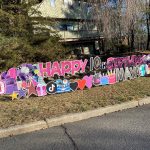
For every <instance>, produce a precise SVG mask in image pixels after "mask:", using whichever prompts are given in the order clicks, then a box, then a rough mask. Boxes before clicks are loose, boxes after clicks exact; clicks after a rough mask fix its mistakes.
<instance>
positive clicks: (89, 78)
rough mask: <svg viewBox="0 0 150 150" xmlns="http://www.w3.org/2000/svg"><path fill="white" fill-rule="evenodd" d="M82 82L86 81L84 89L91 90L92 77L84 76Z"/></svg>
mask: <svg viewBox="0 0 150 150" xmlns="http://www.w3.org/2000/svg"><path fill="white" fill-rule="evenodd" d="M83 79H84V80H86V84H85V85H86V87H87V88H88V89H91V88H92V83H93V75H90V76H84V78H83Z"/></svg>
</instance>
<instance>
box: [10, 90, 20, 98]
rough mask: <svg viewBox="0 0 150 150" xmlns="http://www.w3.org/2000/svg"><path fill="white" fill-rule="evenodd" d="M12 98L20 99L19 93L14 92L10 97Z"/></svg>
mask: <svg viewBox="0 0 150 150" xmlns="http://www.w3.org/2000/svg"><path fill="white" fill-rule="evenodd" d="M10 96H11V98H12V100H14V99H18V93H16V92H13V93H12V95H10Z"/></svg>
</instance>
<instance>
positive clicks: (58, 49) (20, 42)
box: [0, 35, 66, 71]
mask: <svg viewBox="0 0 150 150" xmlns="http://www.w3.org/2000/svg"><path fill="white" fill-rule="evenodd" d="M0 51H1V53H0V70H1V71H4V70H7V69H8V68H10V67H15V66H18V65H20V64H22V63H36V62H47V61H55V60H61V59H64V58H65V54H66V49H65V48H64V47H63V46H62V45H61V44H60V43H58V39H57V38H49V39H48V40H45V41H43V42H39V43H36V44H33V43H29V42H28V41H26V40H25V39H21V38H13V37H9V38H8V37H6V36H2V35H0Z"/></svg>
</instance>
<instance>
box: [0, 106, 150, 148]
mask: <svg viewBox="0 0 150 150" xmlns="http://www.w3.org/2000/svg"><path fill="white" fill-rule="evenodd" d="M0 150H150V105H145V106H142V107H138V108H133V109H128V110H125V111H120V112H115V113H111V114H107V115H104V116H101V117H96V118H91V119H88V120H84V121H80V122H75V123H70V124H65V125H62V126H59V127H53V128H49V129H46V130H41V131H36V132H32V133H27V134H23V135H18V136H13V137H8V138H3V139H0Z"/></svg>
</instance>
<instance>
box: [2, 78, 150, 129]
mask: <svg viewBox="0 0 150 150" xmlns="http://www.w3.org/2000/svg"><path fill="white" fill-rule="evenodd" d="M147 96H150V78H149V77H147V78H146V77H144V78H138V79H134V80H128V81H124V82H120V83H116V84H114V85H108V86H100V87H93V88H92V89H90V90H89V89H85V90H83V91H81V90H78V91H75V92H71V93H64V94H56V95H48V96H45V97H31V98H29V99H22V100H13V101H11V100H8V99H7V98H5V97H0V128H6V127H10V126H13V125H18V124H24V123H28V122H31V121H37V120H41V119H44V118H51V117H54V116H60V115H63V114H67V113H75V112H83V111H87V110H92V109H96V108H100V107H105V106H107V105H114V104H118V103H122V102H126V101H131V100H138V99H140V98H143V97H147Z"/></svg>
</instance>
